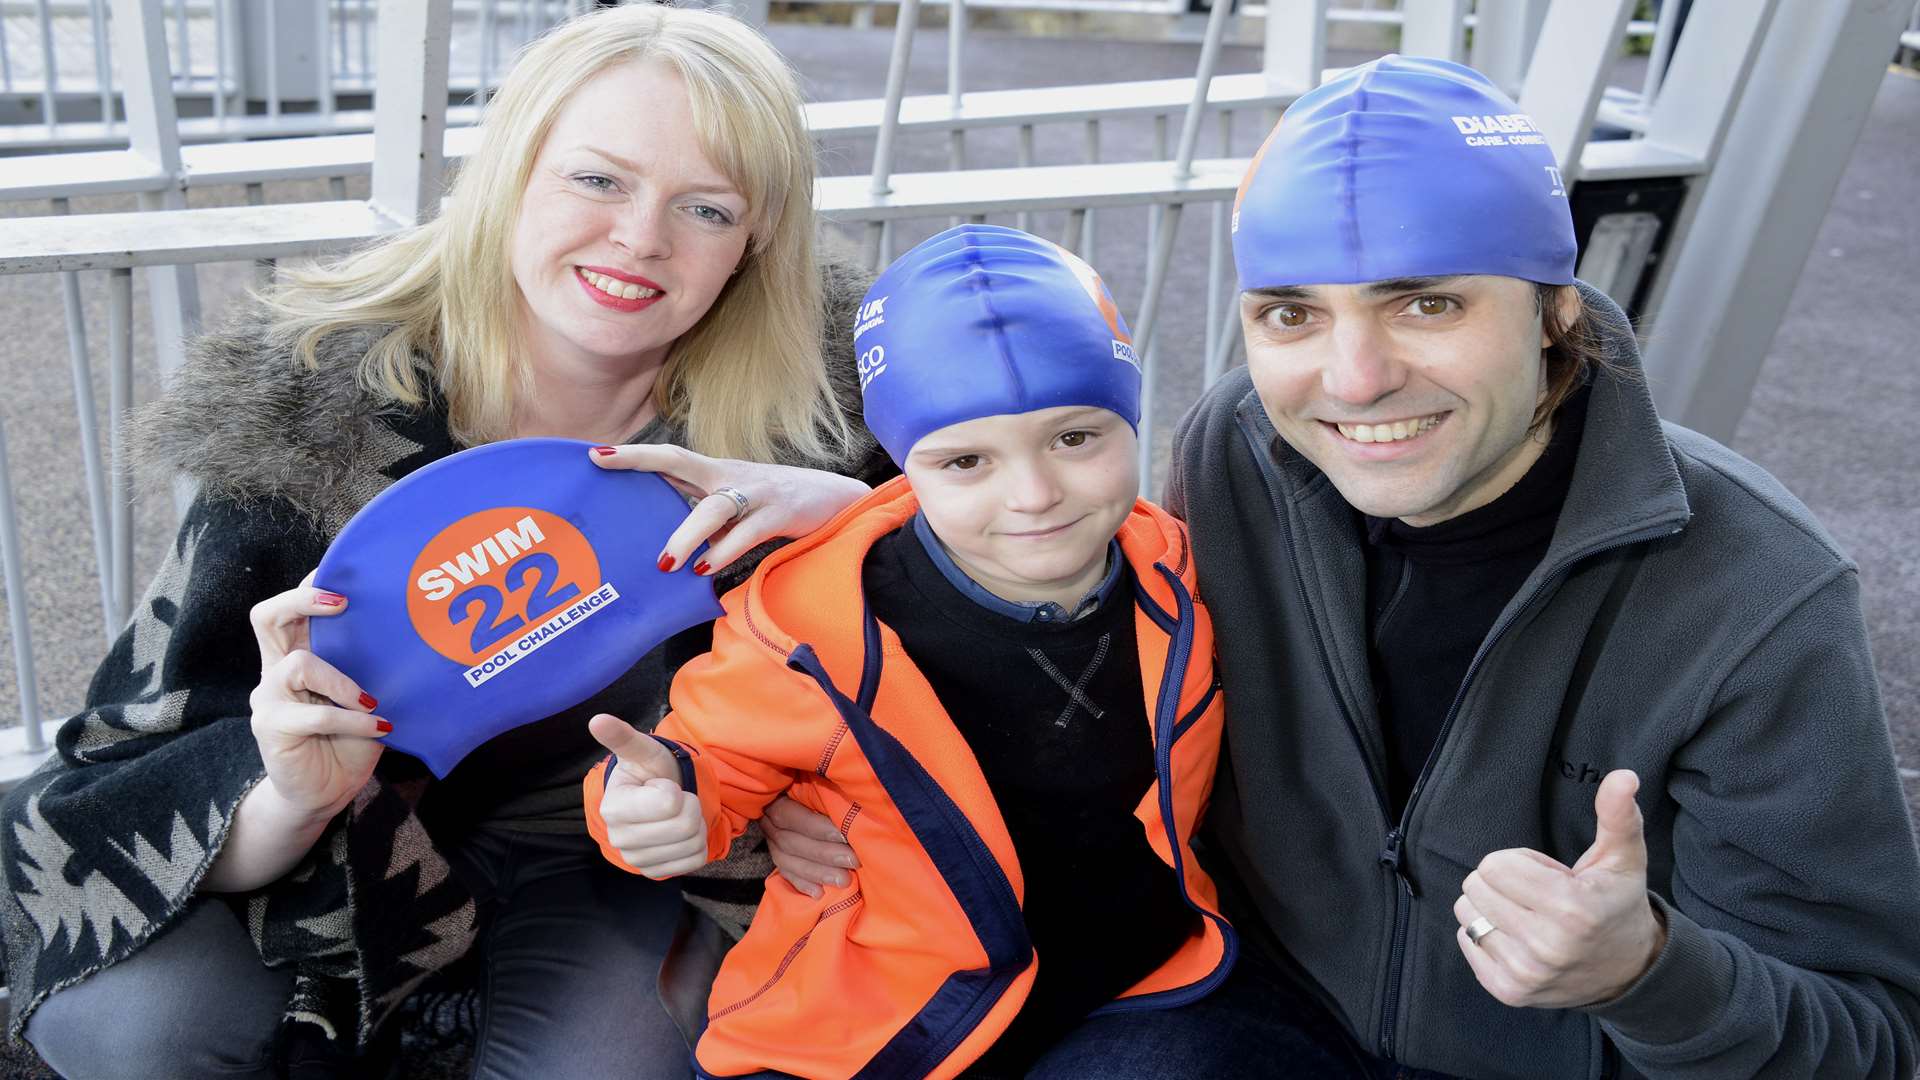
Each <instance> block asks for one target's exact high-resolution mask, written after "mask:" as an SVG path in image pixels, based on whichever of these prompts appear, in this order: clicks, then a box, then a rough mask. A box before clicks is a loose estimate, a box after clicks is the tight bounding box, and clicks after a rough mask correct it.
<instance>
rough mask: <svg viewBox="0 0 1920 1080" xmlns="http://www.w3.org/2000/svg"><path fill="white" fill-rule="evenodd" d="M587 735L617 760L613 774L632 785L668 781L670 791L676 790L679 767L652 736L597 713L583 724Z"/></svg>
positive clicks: (614, 718)
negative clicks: (670, 783) (670, 784)
mask: <svg viewBox="0 0 1920 1080" xmlns="http://www.w3.org/2000/svg"><path fill="white" fill-rule="evenodd" d="M587 734H589V735H592V736H593V741H594V742H597V743H599V744H600V745H601V746H604V747H606V748H607V751H608V752H609V753H611V754H613V756H614V757H615V758H616V759H618V762H619V763H618V764H617V765H615V766H614V772H615V773H616V774H624V775H625V777H626V778H627V779H629V780H631V781H633V782H634V783H636V784H644V783H646V782H647V781H649V780H671V781H673V786H674V787H676V788H678V787H679V786H680V763H679V762H678V761H676V760H675V759H674V756H673V751H671V750H668V749H667V748H666V747H664V746H662V745H660V740H658V739H656V738H654V737H653V736H651V735H647V734H644V733H642V732H639V731H635V730H634V729H633V727H632V726H631V725H630V724H628V723H627V722H626V721H625V720H622V719H620V718H619V717H617V716H611V715H608V714H607V713H600V714H599V715H597V716H595V717H594V718H593V719H591V720H589V721H587Z"/></svg>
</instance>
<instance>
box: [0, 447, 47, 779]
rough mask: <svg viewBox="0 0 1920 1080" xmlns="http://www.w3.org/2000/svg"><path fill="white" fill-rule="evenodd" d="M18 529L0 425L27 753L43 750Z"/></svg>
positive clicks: (7, 562) (10, 592)
mask: <svg viewBox="0 0 1920 1080" xmlns="http://www.w3.org/2000/svg"><path fill="white" fill-rule="evenodd" d="M21 562H22V558H21V553H20V526H19V522H17V521H15V520H14V504H13V470H12V469H11V468H9V467H8V464H7V429H6V425H5V423H4V422H0V564H4V566H0V572H4V576H5V578H6V583H7V623H8V626H9V627H10V628H11V629H12V630H13V670H14V673H15V675H17V676H18V678H19V680H20V727H21V729H22V733H23V734H24V735H25V737H26V742H27V749H28V750H30V751H35V752H38V751H41V750H45V749H46V748H47V737H46V734H45V733H44V732H42V731H41V730H40V684H39V681H38V679H37V678H36V677H35V674H34V670H33V630H32V628H31V627H30V626H29V625H28V622H27V589H26V583H25V575H24V574H22V573H21V572H20V564H21Z"/></svg>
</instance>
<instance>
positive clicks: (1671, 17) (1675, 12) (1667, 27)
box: [1640, 0, 1920, 112]
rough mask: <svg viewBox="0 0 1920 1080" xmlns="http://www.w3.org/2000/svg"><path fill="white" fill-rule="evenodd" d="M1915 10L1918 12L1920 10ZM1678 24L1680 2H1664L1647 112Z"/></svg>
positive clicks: (1651, 54) (1652, 53)
mask: <svg viewBox="0 0 1920 1080" xmlns="http://www.w3.org/2000/svg"><path fill="white" fill-rule="evenodd" d="M1915 10H1916V11H1917V12H1920V8H1917V9H1915ZM1917 17H1920V16H1917ZM1679 23H1680V0H1666V3H1664V4H1661V5H1660V19H1659V21H1658V22H1656V23H1654V24H1653V45H1652V47H1651V48H1650V49H1649V51H1648V56H1647V77H1646V79H1645V81H1643V82H1642V83H1641V84H1640V107H1641V108H1642V109H1645V110H1647V111H1648V112H1651V111H1653V101H1654V99H1655V98H1657V97H1659V96H1660V81H1661V80H1662V79H1664V78H1666V74H1667V64H1668V63H1670V62H1671V61H1672V60H1673V39H1674V30H1675V28H1676V27H1678V25H1679Z"/></svg>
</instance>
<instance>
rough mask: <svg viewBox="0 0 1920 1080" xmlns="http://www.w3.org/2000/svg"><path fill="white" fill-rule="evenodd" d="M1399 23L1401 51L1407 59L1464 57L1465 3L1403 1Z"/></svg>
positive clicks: (1465, 37)
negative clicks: (1402, 12)
mask: <svg viewBox="0 0 1920 1080" xmlns="http://www.w3.org/2000/svg"><path fill="white" fill-rule="evenodd" d="M1402 10H1403V11H1404V12H1405V15H1404V17H1403V19H1402V21H1401V24H1400V51H1401V52H1402V53H1405V54H1406V55H1408V56H1437V57H1439V58H1441V59H1442V60H1454V61H1458V60H1460V59H1462V58H1463V53H1464V52H1465V51H1466V50H1465V45H1466V41H1467V26H1466V16H1467V0H1406V2H1405V3H1404V4H1403V5H1402Z"/></svg>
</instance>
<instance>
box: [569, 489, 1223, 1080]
mask: <svg viewBox="0 0 1920 1080" xmlns="http://www.w3.org/2000/svg"><path fill="white" fill-rule="evenodd" d="M917 509H918V502H917V500H916V499H915V498H914V496H913V492H912V489H911V488H909V487H908V486H907V485H906V482H905V480H904V479H903V478H902V479H895V480H893V481H891V482H889V483H887V484H885V485H883V486H882V487H880V488H879V489H877V490H875V491H874V492H873V493H872V494H871V495H868V496H867V497H865V498H863V499H861V500H860V501H859V502H858V503H856V504H854V505H853V506H852V507H849V508H848V509H847V510H845V511H843V512H842V513H841V514H840V515H839V516H838V517H836V518H835V519H834V520H833V521H831V522H829V523H828V524H827V525H826V526H824V527H822V528H821V529H820V530H819V531H817V532H815V533H813V534H812V535H811V536H808V537H806V538H804V539H801V540H797V541H795V542H793V543H791V544H788V545H787V546H786V547H784V548H781V549H780V550H778V551H776V552H774V553H773V554H771V555H769V556H767V558H766V560H765V561H764V562H762V563H761V565H760V567H759V568H758V569H757V570H756V571H755V572H754V574H753V576H752V577H751V578H749V579H748V580H747V582H746V583H745V584H744V585H742V586H740V587H739V588H737V589H735V590H733V591H732V592H730V593H728V594H727V596H726V598H725V600H724V602H723V603H724V606H725V608H726V615H725V617H724V618H722V619H721V620H720V621H718V622H716V623H715V624H714V629H713V650H712V651H711V652H709V653H707V654H706V655H704V656H701V657H699V658H697V659H695V660H693V661H692V662H690V663H688V664H687V665H686V666H685V667H683V668H682V669H681V670H680V672H679V674H678V676H676V678H675V679H674V682H673V690H672V694H671V698H670V700H671V704H672V707H673V711H672V712H671V713H670V714H669V715H668V716H667V717H666V719H665V720H663V721H661V723H660V726H659V728H658V730H657V731H656V732H655V735H656V737H658V738H660V740H661V741H662V742H663V743H665V744H666V745H667V746H668V747H669V748H670V749H672V750H673V751H674V754H675V756H676V757H677V758H679V759H680V762H681V772H682V785H683V786H684V787H685V788H686V789H687V790H689V791H692V792H694V793H696V794H697V795H698V796H699V799H700V806H701V810H702V812H703V813H704V815H705V818H706V821H707V852H708V857H709V858H719V857H721V856H722V855H724V854H726V852H727V849H728V846H729V845H730V844H731V843H732V842H733V840H734V838H735V837H737V836H738V835H739V834H740V833H741V832H742V831H743V830H744V829H745V828H746V827H747V823H748V822H749V821H752V820H753V819H755V818H757V817H759V816H760V813H761V811H762V810H763V809H764V808H765V807H766V805H767V804H768V803H769V802H771V801H773V800H774V799H775V798H776V797H778V796H779V795H780V794H782V793H786V794H788V795H791V796H792V797H793V798H794V799H795V800H796V801H798V802H799V803H800V804H801V805H803V806H806V807H808V808H810V809H812V810H815V811H817V812H819V813H821V814H825V815H826V816H827V817H828V818H829V819H831V820H832V821H834V822H837V823H838V825H839V827H840V831H841V833H842V834H843V835H845V836H846V838H847V842H848V843H849V844H851V845H852V847H853V849H854V852H855V853H856V854H857V855H858V856H859V859H860V869H858V870H855V871H851V872H850V873H849V875H848V877H849V882H848V884H847V885H845V886H841V887H833V886H828V887H825V888H824V889H823V890H822V891H823V895H822V896H821V897H820V898H819V899H814V898H812V897H809V896H807V895H806V894H805V893H802V892H800V891H799V890H797V889H795V888H793V887H792V886H791V885H789V884H787V882H786V880H785V879H784V878H782V877H780V875H779V874H774V875H772V876H770V877H769V878H768V879H767V890H766V896H765V898H764V899H763V900H762V901H761V903H760V908H759V910H758V912H756V913H755V915H754V918H753V925H752V926H751V927H750V928H749V929H748V931H747V934H746V937H745V938H743V939H742V940H741V941H740V943H739V944H738V945H736V946H734V948H733V950H732V951H731V952H730V953H728V955H727V958H726V962H725V963H724V964H723V966H722V967H721V969H720V974H719V977H718V978H717V979H716V980H715V982H714V986H713V993H712V996H711V997H710V998H709V1000H708V1016H709V1020H708V1025H707V1029H706V1032H705V1033H704V1034H703V1035H702V1036H701V1039H700V1042H699V1046H698V1048H697V1049H696V1051H695V1055H694V1064H695V1067H696V1070H697V1071H698V1072H699V1073H700V1075H702V1076H707V1077H727V1076H740V1075H743V1074H749V1073H754V1072H757V1071H760V1070H776V1071H778V1072H781V1073H787V1074H791V1075H795V1076H801V1077H809V1078H822V1080H824V1078H833V1077H874V1078H887V1080H895V1078H916V1077H950V1076H954V1075H955V1074H957V1073H959V1072H960V1071H961V1070H962V1069H963V1068H965V1067H966V1066H967V1065H968V1064H970V1063H971V1062H973V1061H974V1060H975V1059H976V1058H978V1057H979V1056H980V1055H981V1054H982V1053H984V1052H985V1051H986V1050H987V1048H988V1047H989V1046H991V1045H992V1044H993V1042H994V1040H995V1039H997V1038H999V1036H1000V1034H1001V1032H1003V1031H1005V1030H1006V1028H1007V1025H1008V1024H1009V1023H1010V1022H1012V1020H1013V1017H1014V1016H1015V1014H1017V1013H1018V1012H1019V1011H1020V1006H1021V1004H1022V1002H1024V1001H1025V1000H1026V996H1027V992H1028V990H1029V989H1030V988H1031V986H1032V984H1033V978H1034V973H1035V972H1036V970H1037V959H1036V957H1035V955H1034V950H1033V945H1032V943H1031V942H1030V941H1029V940H1028V937H1027V929H1026V920H1025V918H1024V916H1023V915H1022V909H1021V898H1022V895H1023V889H1024V886H1023V883H1022V877H1021V872H1020V864H1019V861H1018V859H1017V858H1016V857H1015V855H1014V848H1013V841H1012V840H1011V839H1010V838H1009V837H1008V835H1007V830H1006V825H1005V823H1004V822H1003V820H1002V819H1001V816H1000V811H999V807H998V805H997V804H996V803H995V802H994V798H993V794H992V793H991V792H990V791H989V790H988V788H987V782H986V779H985V777H983V776H982V775H981V772H980V768H979V766H978V764H977V763H976V762H975V759H974V757H973V753H972V751H971V750H970V749H969V748H968V746H967V743H966V740H965V738H964V737H963V736H962V735H961V734H960V732H959V730H958V729H957V728H955V727H954V725H953V722H952V721H951V720H950V719H948V717H947V714H946V711H945V709H944V708H942V706H941V704H940V701H939V699H938V698H937V697H935V695H934V692H933V689H932V687H930V686H929V685H928V684H927V681H926V679H925V678H924V677H922V676H921V674H920V672H919V670H918V669H917V668H915V667H914V665H913V663H912V661H911V660H909V659H908V658H907V654H906V652H905V651H904V650H903V649H902V648H901V645H900V639H899V638H898V637H897V636H896V635H895V634H894V632H893V631H892V630H891V629H889V628H887V627H886V626H884V625H882V624H881V623H879V621H878V620H876V619H875V618H874V617H873V616H872V614H871V613H870V612H869V611H868V609H867V607H866V604H865V601H864V599H863V594H862V590H861V579H860V573H861V566H862V564H863V563H864V562H865V559H866V556H867V552H868V550H869V549H870V548H871V547H872V546H873V544H874V543H875V542H876V541H877V540H879V539H880V538H881V537H883V536H885V535H887V534H888V533H890V532H892V531H894V530H895V529H898V528H900V527H901V526H903V525H905V524H907V523H908V522H909V521H911V520H912V518H913V515H914V513H915V511H916V510H917ZM1119 540H1120V549H1121V551H1122V552H1123V553H1124V555H1125V557H1126V559H1127V561H1128V562H1129V563H1130V564H1131V565H1132V567H1133V571H1134V573H1133V576H1134V580H1135V582H1136V585H1135V602H1136V603H1135V606H1136V611H1135V627H1136V637H1137V639H1138V642H1139V650H1140V671H1141V673H1142V682H1143V683H1144V685H1143V687H1142V691H1143V692H1144V693H1145V695H1146V705H1147V715H1148V717H1149V718H1150V720H1151V722H1152V725H1153V745H1154V765H1155V769H1156V771H1157V773H1158V779H1157V780H1156V782H1155V783H1154V785H1153V786H1152V787H1151V788H1149V789H1148V791H1147V794H1146V796H1145V797H1144V798H1142V799H1141V801H1140V805H1139V806H1138V807H1137V808H1136V809H1135V811H1134V814H1135V816H1136V817H1138V818H1139V820H1140V826H1141V828H1142V829H1144V830H1145V831H1146V837H1147V840H1148V842H1149V843H1150V844H1151V845H1152V847H1153V850H1154V851H1155V852H1157V853H1158V854H1159V855H1160V857H1161V858H1162V859H1164V860H1165V861H1166V863H1167V865H1168V866H1169V867H1170V868H1171V872H1172V873H1174V874H1175V875H1177V876H1178V878H1179V880H1180V882H1181V884H1182V886H1183V887H1184V892H1185V895H1186V897H1187V901H1188V903H1190V904H1192V905H1193V906H1194V908H1196V909H1197V910H1198V911H1199V912H1200V913H1201V914H1202V915H1203V916H1204V917H1203V918H1201V919H1199V920H1197V923H1198V925H1197V928H1196V930H1195V931H1194V933H1193V935H1192V936H1191V937H1190V938H1189V939H1188V940H1187V941H1186V942H1185V943H1184V944H1183V945H1182V946H1181V947H1180V948H1179V950H1177V951H1176V952H1175V953H1174V954H1173V956H1171V957H1169V958H1168V959H1167V961H1166V962H1165V963H1164V964H1162V965H1161V966H1160V967H1159V969H1158V970H1156V971H1154V972H1153V973H1152V974H1151V975H1149V976H1147V977H1146V978H1144V979H1142V980H1141V981H1140V982H1139V983H1137V984H1136V985H1134V986H1133V987H1131V988H1130V989H1128V991H1127V992H1126V993H1125V994H1124V995H1122V996H1121V998H1120V999H1119V1000H1117V1001H1115V1002H1113V1003H1111V1004H1109V1005H1107V1006H1105V1007H1104V1008H1103V1009H1102V1010H1101V1011H1107V1010H1112V1009H1129V1008H1171V1007H1174V1006H1177V1005H1183V1004H1186V1003H1187V1002H1190V1001H1193V1000H1195V999H1197V998H1199V997H1201V996H1203V995H1204V994H1206V993H1207V992H1208V991H1210V990H1212V989H1213V988H1214V987H1215V986H1217V985H1218V984H1219V983H1220V981H1221V980H1222V979H1224V978H1225V977H1226V974H1227V970H1228V968H1230V967H1231V966H1232V962H1233V957H1234V954H1235V952H1236V945H1235V941H1234V935H1233V932H1232V930H1231V929H1229V928H1228V926H1227V924H1226V921H1225V920H1224V919H1222V918H1221V917H1220V914H1219V903H1218V899H1217V896H1216V893H1215V890H1214V886H1213V882H1212V881H1210V880H1209V879H1208V878H1207V876H1206V874H1205V873H1204V872H1203V871H1202V870H1201V869H1200V867H1199V864H1198V862H1197V860H1195V859H1194V857H1193V853H1192V852H1191V851H1190V850H1189V848H1188V846H1187V845H1188V841H1189V840H1190V839H1191V838H1192V836H1193V833H1194V830H1195V829H1196V828H1197V827H1198V825H1199V822H1200V818H1201V815H1202V812H1203V811H1204V810H1205V808H1206V802H1207V795H1208V793H1209V791H1210V790H1211V788H1212V785H1213V773H1214V764H1215V759H1216V758H1217V757H1218V753H1219V749H1220V731H1221V717H1222V712H1223V710H1222V702H1221V698H1220V694H1219V690H1218V684H1217V683H1216V682H1215V679H1214V673H1213V659H1212V658H1213V627H1212V624H1211V623H1210V622H1209V620H1208V618H1207V614H1206V611H1205V609H1203V608H1202V607H1200V605H1199V604H1198V603H1197V602H1195V600H1194V596H1193V587H1194V585H1193V582H1194V574H1193V565H1192V557H1191V551H1190V549H1189V547H1188V543H1187V534H1186V529H1185V526H1183V525H1181V524H1180V522H1178V521H1177V520H1175V519H1174V518H1172V517H1171V516H1169V515H1168V514H1167V513H1166V512H1165V511H1162V510H1161V509H1159V508H1158V507H1156V506H1154V505H1152V504H1151V503H1148V502H1145V501H1141V502H1138V503H1136V504H1135V506H1134V509H1133V511H1132V513H1131V514H1129V515H1128V517H1127V520H1126V523H1125V524H1124V525H1122V526H1121V529H1120V532H1119ZM612 765H613V761H612V759H611V758H609V759H608V760H607V761H606V762H605V763H603V764H602V765H601V766H599V767H597V768H595V769H594V770H593V771H592V772H591V773H589V774H588V776H587V778H586V782H585V796H586V812H587V825H588V829H589V830H590V831H591V832H592V834H593V836H594V838H595V839H596V840H598V841H599V843H600V848H601V850H602V851H603V852H604V853H605V854H606V857H607V858H608V859H609V860H610V861H612V862H613V863H614V864H615V865H617V866H620V867H622V868H625V869H628V870H632V867H629V866H627V864H626V862H625V861H624V860H622V859H621V857H620V853H619V852H618V851H616V850H614V849H613V848H612V847H611V846H610V845H609V844H608V843H607V828H606V823H605V822H604V821H603V820H602V819H601V817H600V797H601V794H602V793H603V792H604V790H605V784H606V777H607V773H608V771H609V770H610V769H611V768H612Z"/></svg>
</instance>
